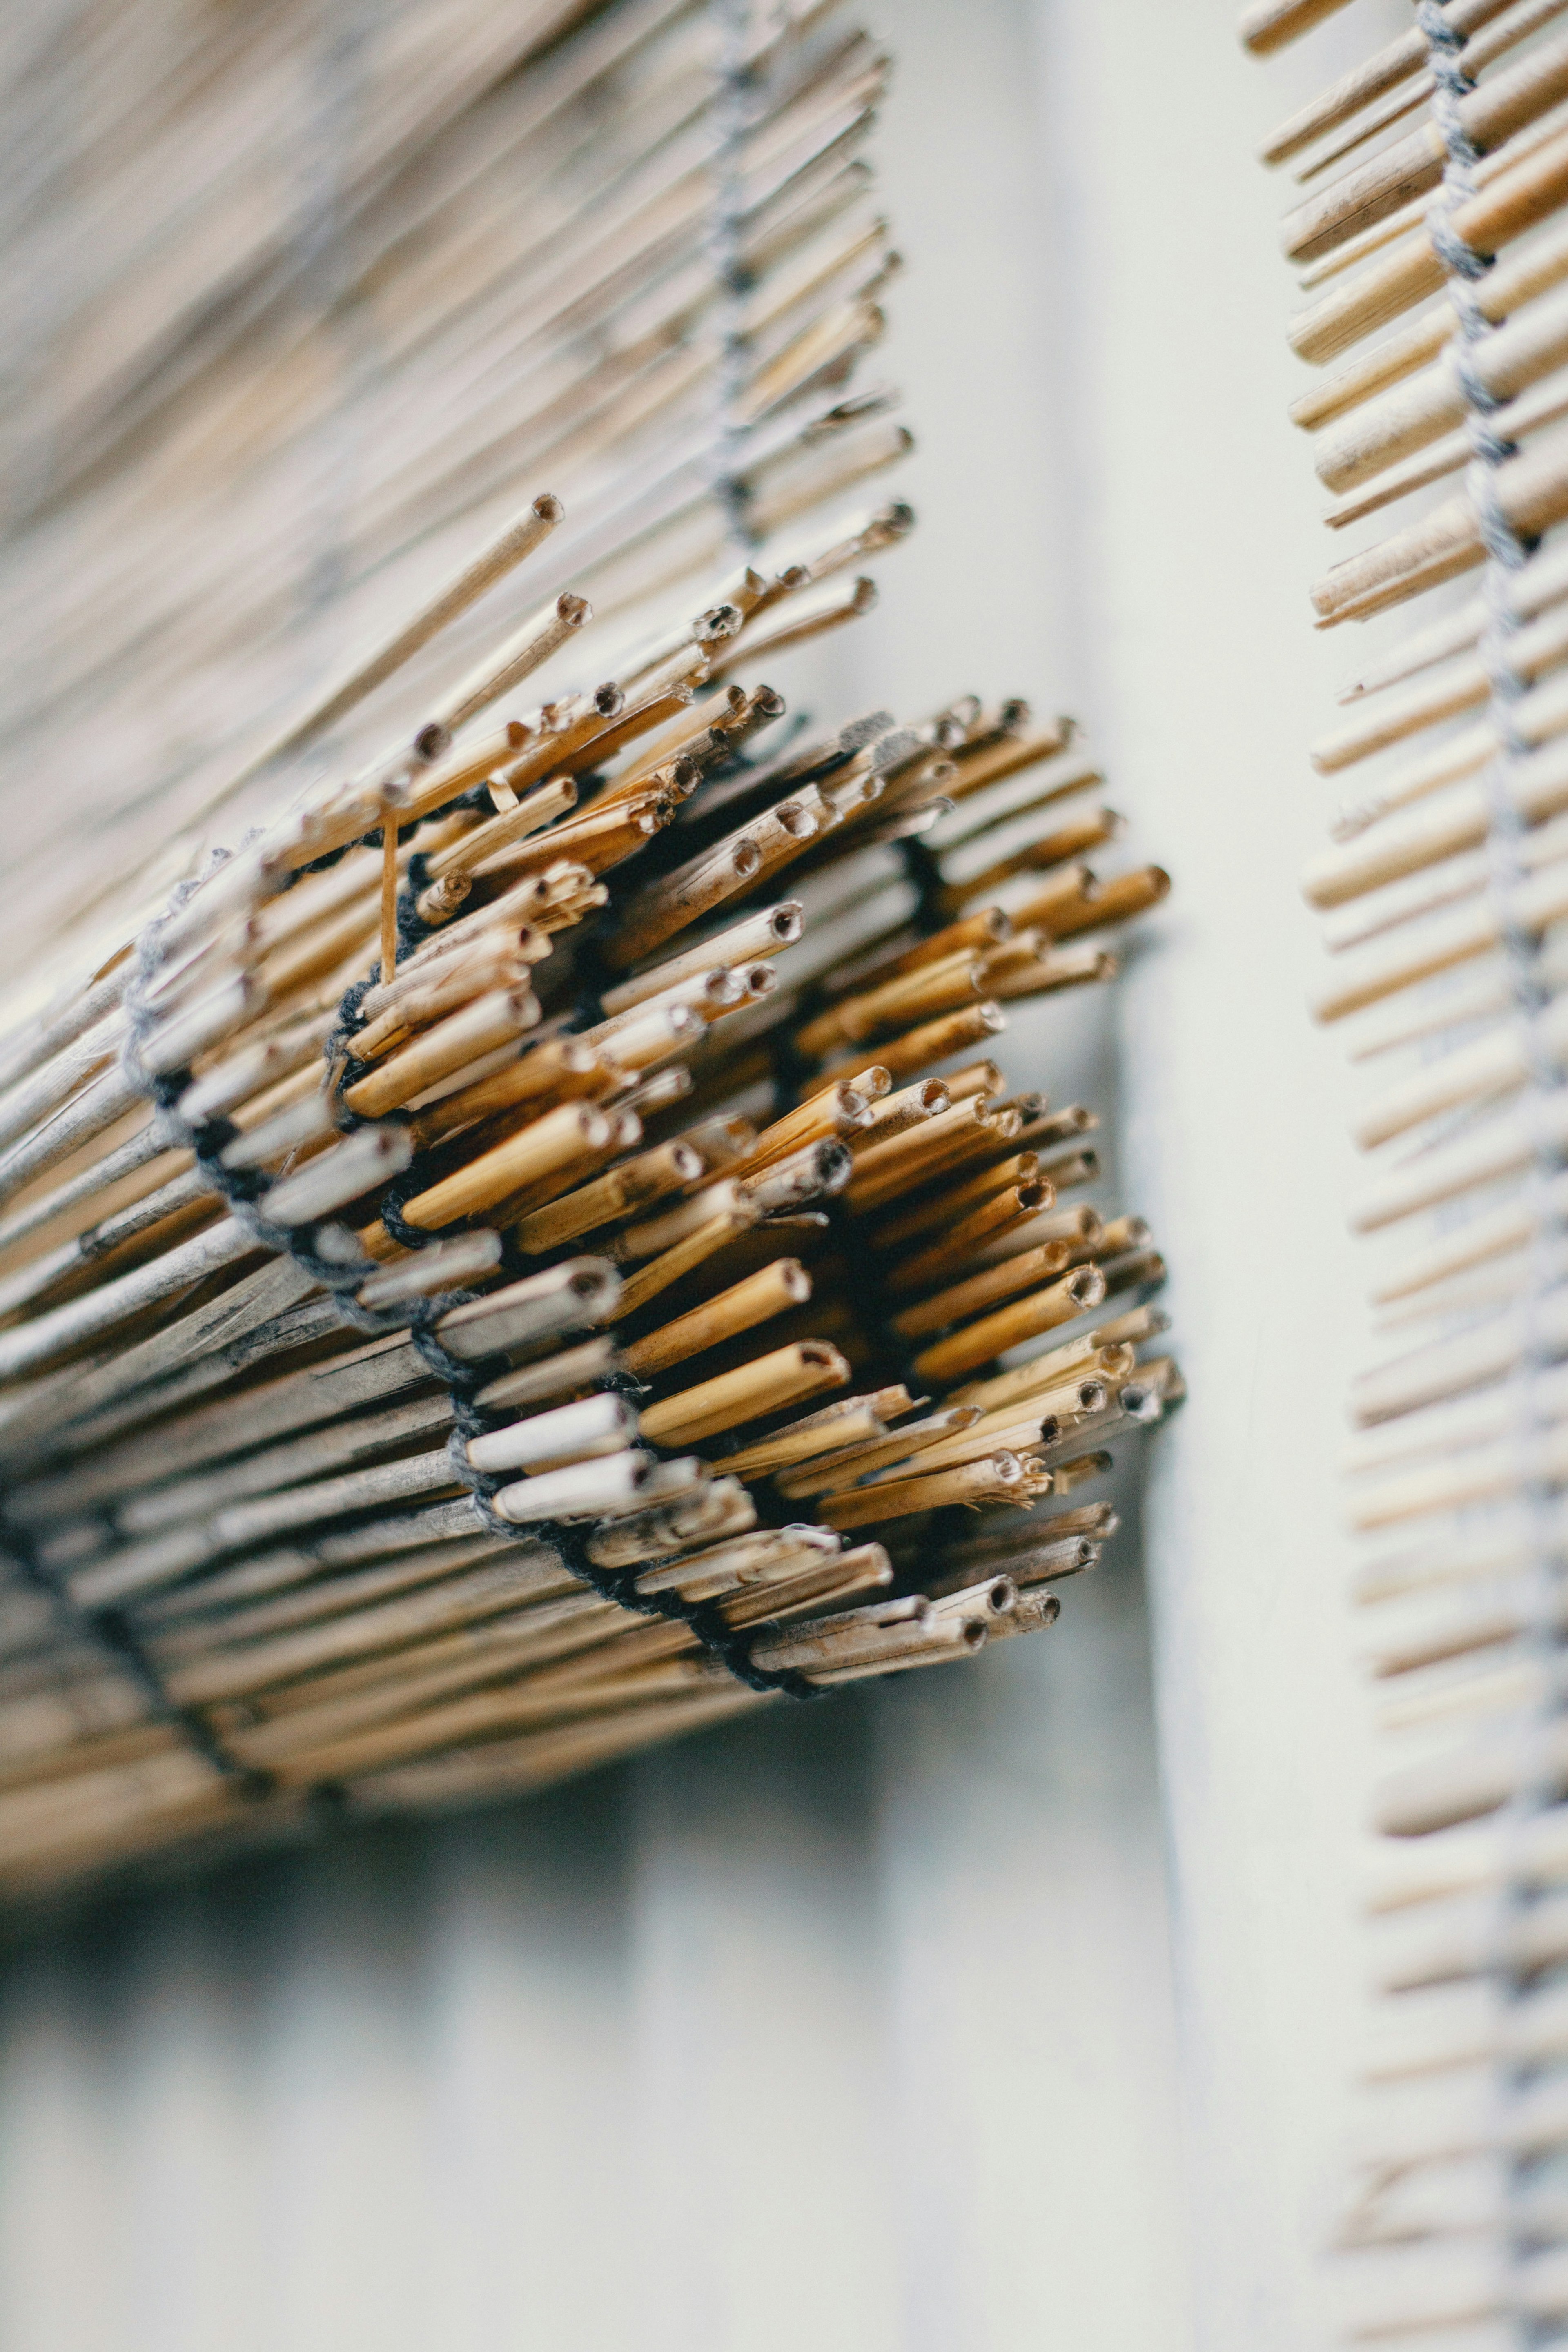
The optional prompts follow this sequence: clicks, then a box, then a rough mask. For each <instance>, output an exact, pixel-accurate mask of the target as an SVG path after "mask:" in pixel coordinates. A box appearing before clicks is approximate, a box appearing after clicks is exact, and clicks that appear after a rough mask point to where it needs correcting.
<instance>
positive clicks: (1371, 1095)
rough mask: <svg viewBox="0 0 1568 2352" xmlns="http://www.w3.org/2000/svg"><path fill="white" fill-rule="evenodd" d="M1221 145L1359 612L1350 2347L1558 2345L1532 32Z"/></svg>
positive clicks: (1558, 1768)
mask: <svg viewBox="0 0 1568 2352" xmlns="http://www.w3.org/2000/svg"><path fill="white" fill-rule="evenodd" d="M1331 5H1333V0H1329V5H1324V0H1315V5H1313V0H1308V5H1302V0H1293V5H1291V4H1290V0H1286V5H1277V0H1269V5H1265V6H1262V7H1259V8H1256V9H1254V10H1252V11H1251V12H1250V14H1249V16H1247V19H1246V20H1245V25H1244V32H1245V36H1246V37H1247V39H1248V40H1249V42H1250V44H1251V45H1252V46H1253V47H1259V48H1266V47H1271V46H1273V45H1274V44H1275V43H1276V42H1277V41H1279V40H1282V39H1285V38H1288V37H1291V36H1292V35H1293V34H1294V33H1295V32H1297V31H1300V30H1304V29H1305V28H1306V27H1307V26H1309V25H1310V23H1313V22H1315V21H1316V20H1317V19H1318V18H1319V17H1321V16H1326V15H1328V14H1329V13H1330V11H1331ZM1263 152H1264V157H1265V160H1266V161H1268V162H1269V163H1275V164H1284V163H1291V164H1292V165H1293V166H1294V167H1295V169H1296V171H1297V173H1298V177H1299V181H1300V188H1301V191H1302V193H1300V195H1299V197H1298V199H1297V201H1296V202H1295V203H1294V204H1293V205H1292V206H1291V208H1290V210H1289V212H1288V213H1287V215H1286V220H1285V229H1284V243H1285V247H1286V251H1287V253H1288V255H1289V257H1291V258H1292V259H1294V260H1295V261H1297V262H1298V263H1299V264H1300V265H1301V266H1302V269H1303V280H1304V283H1305V285H1306V287H1307V288H1308V289H1309V299H1308V301H1307V304H1306V307H1305V308H1304V309H1303V310H1300V312H1299V313H1298V314H1297V316H1296V319H1295V320H1294V322H1293V324H1292V326H1291V330H1290V341H1291V343H1292V345H1293V347H1294V348H1295V350H1296V351H1297V352H1299V353H1300V355H1301V356H1302V357H1303V358H1305V359H1308V360H1310V361H1312V362H1318V363H1320V364H1323V365H1324V366H1325V368H1326V372H1325V373H1323V374H1322V375H1321V377H1319V378H1318V379H1316V380H1315V381H1314V382H1313V383H1310V385H1309V386H1308V388H1307V389H1306V390H1305V391H1304V392H1303V393H1302V394H1300V397H1299V398H1298V399H1297V401H1296V402H1295V404H1294V405H1293V408H1292V412H1291V414H1292V415H1293V417H1294V419H1295V421H1296V423H1297V424H1298V425H1301V426H1302V427H1304V428H1305V429H1307V430H1308V431H1310V433H1311V434H1312V435H1313V436H1314V451H1315V458H1316V465H1317V470H1318V473H1319V476H1320V478H1321V480H1322V481H1323V483H1324V485H1325V487H1326V488H1328V489H1329V491H1330V492H1331V494H1332V499H1333V503H1332V504H1331V507H1330V509H1329V511H1328V517H1327V520H1328V521H1329V524H1330V526H1331V528H1332V529H1334V530H1349V529H1353V528H1357V527H1360V526H1363V525H1366V526H1369V527H1368V528H1367V529H1366V530H1364V531H1363V533H1362V539H1363V543H1362V544H1361V545H1360V546H1359V548H1358V549H1357V551H1355V552H1353V553H1352V554H1351V555H1349V556H1347V557H1345V558H1344V559H1343V560H1342V561H1341V562H1338V563H1336V564H1335V565H1334V566H1333V567H1332V568H1331V569H1330V570H1329V571H1328V572H1326V573H1325V574H1324V576H1323V577H1322V578H1321V580H1319V581H1318V582H1317V583H1315V585H1314V586H1313V589H1312V602H1313V604H1314V606H1315V608H1316V612H1317V614H1318V619H1319V625H1321V626H1322V627H1325V628H1327V627H1333V626H1337V625H1339V624H1340V623H1342V622H1344V621H1347V620H1352V619H1353V620H1365V619H1369V618H1371V617H1372V616H1374V615H1387V616H1389V617H1388V618H1387V619H1386V620H1385V621H1384V622H1383V623H1382V624H1381V625H1380V632H1379V633H1378V634H1377V641H1376V644H1375V646H1374V650H1373V652H1372V653H1371V654H1369V655H1368V656H1365V657H1364V658H1363V660H1362V662H1361V663H1360V664H1359V666H1358V667H1356V669H1355V670H1354V672H1353V674H1352V677H1350V678H1349V679H1348V681H1347V683H1346V686H1345V688H1344V691H1343V694H1342V711H1341V714H1340V716H1339V717H1338V718H1337V719H1336V720H1335V721H1334V723H1333V724H1332V725H1331V726H1330V727H1328V728H1326V729H1325V730H1324V732H1323V734H1322V735H1321V738H1320V740H1318V742H1317V743H1316V744H1315V745H1314V746H1313V747H1312V755H1311V756H1312V761H1313V764H1314V766H1315V767H1316V768H1317V770H1318V771H1319V772H1320V773H1321V774H1323V775H1326V776H1330V777H1331V778H1333V779H1334V780H1335V781H1336V782H1337V783H1340V784H1341V786H1342V789H1343V790H1345V791H1346V792H1347V793H1348V799H1347V801H1346V803H1345V804H1344V805H1343V807H1342V811H1341V814H1340V815H1339V817H1338V819H1337V820H1336V822H1335V824H1334V825H1333V828H1332V831H1333V841H1332V845H1331V847H1330V848H1329V849H1327V850H1326V851H1325V853H1324V855H1323V856H1321V858H1320V859H1319V860H1318V861H1317V863H1316V864H1315V865H1314V866H1313V868H1312V870H1311V872H1310V875H1309V876H1308V877H1307V892H1308V896H1309V898H1310V900H1311V901H1312V903H1313V904H1314V905H1315V906H1317V907H1318V908H1321V910H1322V912H1323V916H1324V929H1325V935H1326V938H1327V942H1328V945H1329V947H1330V948H1331V950H1332V961H1331V965H1330V969H1329V975H1328V978H1327V981H1326V982H1325V983H1324V986H1323V988H1322V991H1321V998H1320V1001H1319V1003H1318V1007H1317V1010H1318V1013H1319V1014H1320V1016H1321V1018H1322V1019H1323V1020H1325V1021H1328V1022H1331V1023H1334V1024H1342V1028H1343V1031H1344V1034H1346V1035H1347V1037H1348V1039H1349V1041H1350V1051H1351V1054H1352V1058H1353V1059H1354V1060H1355V1061H1356V1062H1358V1063H1360V1064H1362V1065H1363V1066H1365V1067H1366V1069H1367V1072H1368V1074H1369V1078H1370V1085H1369V1087H1368V1091H1367V1095H1366V1097H1365V1100H1364V1103H1363V1108H1362V1109H1361V1111H1360V1113H1359V1116H1358V1118H1357V1120H1356V1128H1355V1132H1356V1139H1357V1140H1358V1142H1359V1143H1360V1144H1361V1145H1362V1147H1363V1149H1364V1150H1366V1151H1367V1152H1368V1153H1369V1154H1372V1155H1373V1157H1374V1163H1375V1164H1374V1171H1373V1175H1372V1178H1371V1181H1370V1183H1369V1185H1368V1188H1367V1191H1366V1193H1365V1195H1364V1198H1363V1201H1362V1202H1361V1204H1360V1206H1359V1208H1358V1210H1357V1213H1356V1223H1357V1225H1358V1227H1359V1228H1360V1229H1361V1230H1362V1231H1363V1232H1365V1233H1367V1234H1376V1235H1380V1236H1381V1235H1387V1236H1389V1237H1390V1239H1391V1241H1392V1242H1393V1244H1394V1246H1395V1248H1396V1250H1397V1253H1398V1254H1397V1255H1395V1256H1394V1257H1393V1258H1392V1259H1391V1260H1389V1261H1385V1262H1384V1265H1382V1267H1381V1268H1380V1271H1379V1273H1378V1275H1377V1277H1376V1281H1375V1286H1374V1288H1373V1302H1374V1305H1375V1307H1376V1308H1377V1309H1378V1310H1379V1312H1380V1314H1381V1317H1382V1328H1383V1332H1384V1341H1385V1352H1384V1360H1383V1361H1382V1362H1380V1363H1379V1364H1377V1365H1376V1366H1375V1368H1373V1370H1369V1371H1368V1372H1366V1373H1365V1374H1364V1376H1363V1378H1362V1379H1361V1380H1360V1381H1359V1382H1358V1384H1357V1386H1356V1389H1355V1392H1354V1394H1353V1397H1352V1417H1353V1420H1354V1423H1355V1424H1356V1429H1357V1435H1356V1437H1355V1438H1354V1440H1353V1444H1352V1461H1351V1497H1352V1518H1353V1522H1354V1524H1355V1526H1356V1527H1357V1528H1359V1529H1361V1530H1363V1533H1364V1534H1365V1536H1366V1538H1367V1541H1368V1552H1367V1557H1366V1559H1365V1561H1364V1564H1363V1567H1362V1570H1361V1571H1360V1579H1359V1586H1358V1598H1359V1599H1360V1601H1362V1602H1363V1603H1364V1605H1365V1608H1366V1612H1367V1622H1368V1626H1369V1636H1368V1646H1369V1651H1370V1657H1371V1665H1372V1672H1373V1677H1374V1684H1375V1689H1376V1694H1377V1723H1378V1734H1377V1736H1378V1738H1379V1739H1380V1741H1382V1742H1383V1743H1384V1745H1385V1746H1386V1749H1387V1757H1386V1763H1385V1766H1384V1769H1383V1774H1382V1778H1381V1780H1380V1784H1379V1786H1378V1788H1377V1790H1376V1791H1375V1795H1374V1800H1373V1815H1374V1821H1375V1825H1376V1828H1377V1830H1378V1831H1379V1832H1381V1833H1382V1835H1383V1843H1381V1845H1380V1847H1379V1851H1378V1854H1377V1858H1376V1860H1375V1862H1374V1864H1373V1873H1372V1889H1371V1894H1370V1897H1369V1907H1370V1911H1371V1913H1372V1915H1373V1923H1374V1925H1373V1935H1374V1938H1375V1942H1374V1960H1373V1973H1374V1981H1375V1985H1376V1990H1377V1993H1378V1995H1379V2002H1378V2011H1379V2014H1378V2027H1377V2035H1376V2041H1375V2046H1374V2050H1373V2055H1372V2056H1371V2057H1370V2059H1369V2061H1368V2063H1367V2066H1366V2070H1365V2081H1366V2084H1367V2089H1368V2099H1369V2116H1368V2123H1367V2138H1366V2146H1365V2148H1364V2151H1363V2161H1362V2164H1361V2168H1360V2169H1359V2171H1358V2174H1357V2178H1356V2183H1355V2189H1354V2194H1353V2198H1352V2203H1351V2208H1350V2212H1349V2218H1348V2221H1347V2224H1346V2230H1345V2236H1346V2240H1347V2242H1348V2244H1349V2246H1350V2247H1352V2248H1353V2249H1354V2254H1353V2259H1352V2261H1351V2263H1350V2265H1349V2276H1350V2280H1351V2284H1352V2305H1353V2317H1352V2323H1351V2332H1352V2336H1353V2337H1354V2338H1355V2340H1357V2341H1368V2342H1373V2341H1375V2342H1379V2343H1381V2342H1384V2341H1391V2342H1397V2343H1399V2344H1402V2345H1404V2344H1409V2345H1413V2346H1415V2345H1428V2344H1429V2345H1431V2346H1433V2347H1438V2346H1443V2347H1455V2352H1458V2347H1464V2352H1472V2347H1473V2352H1483V2347H1487V2352H1489V2347H1494V2346H1497V2347H1501V2346H1504V2345H1510V2346H1511V2345H1514V2344H1523V2343H1530V2344H1532V2345H1533V2344H1539V2343H1547V2342H1551V2343H1561V2342H1563V2341H1564V2340H1568V2206H1565V2205H1564V2202H1563V2194H1562V2188H1561V2182H1562V2177H1563V2164H1564V2162H1565V2161H1568V2108H1565V2106H1564V2098H1563V2093H1564V2085H1565V2083H1568V2076H1564V2074H1563V2061H1564V2058H1565V2057H1568V2042H1564V2039H1563V2032H1562V2030H1561V2028H1562V2011H1563V2000H1562V1991H1561V1982H1560V1979H1561V1972H1562V1970H1563V1965H1564V1963H1565V1961H1568V1924H1565V1918H1564V1909H1563V1902H1564V1888H1565V1885H1568V1809H1565V1807H1564V1802H1563V1800H1564V1797H1565V1796H1568V1773H1565V1763H1568V1711H1565V1703H1568V1687H1565V1685H1564V1680H1563V1630H1564V1627H1565V1625H1568V1611H1565V1608H1564V1580H1563V1569H1564V1559H1565V1555H1564V1550H1563V1488H1564V1485H1565V1483H1568V1290H1565V1289H1564V1286H1563V1283H1564V1273H1565V1270H1568V1267H1565V1261H1564V1242H1563V1234H1564V1211H1565V1207H1568V1190H1565V1181H1564V1176H1563V1148H1564V1143H1565V1141H1568V1116H1565V1113H1568V1093H1565V1091H1564V1076H1565V1072H1568V994H1565V993H1564V982H1565V980H1568V957H1565V954H1564V949H1565V944H1568V929H1565V923H1568V898H1563V896H1562V895H1561V886H1560V880H1559V869H1560V866H1561V863H1562V856H1563V849H1564V846H1565V845H1568V835H1565V834H1564V824H1565V821H1568V819H1565V814H1564V813H1565V812H1568V783H1565V782H1564V779H1568V766H1565V765H1564V746H1565V743H1568V702H1565V701H1564V698H1563V677H1564V674H1565V673H1564V669H1563V665H1564V662H1565V660H1568V627H1565V625H1564V614H1565V612H1568V604H1565V602H1564V599H1565V597H1568V541H1564V540H1563V535H1562V525H1563V521H1564V520H1565V519H1568V438H1565V437H1564V431H1563V418H1564V416H1565V415H1568V11H1565V10H1564V8H1563V5H1562V0H1447V5H1446V6H1442V7H1433V6H1428V7H1426V8H1424V9H1423V10H1422V11H1421V12H1420V14H1419V16H1418V18H1417V21H1416V23H1415V25H1413V26H1412V27H1411V29H1410V30H1409V32H1408V33H1406V34H1405V35H1404V36H1403V37H1400V38H1399V39H1396V40H1394V41H1393V42H1392V43H1389V44H1387V45H1385V46H1382V47H1374V48H1373V49H1372V50H1371V51H1370V53H1369V54H1368V55H1367V56H1366V57H1365V58H1364V60H1363V62H1362V63H1361V64H1359V65H1357V66H1355V67H1353V68H1351V69H1350V70H1349V71H1347V72H1344V73H1343V74H1342V75H1341V77H1340V78H1339V79H1337V80H1335V81H1334V82H1333V83H1331V85H1330V86H1329V87H1328V88H1326V89H1324V90H1323V92H1322V93H1321V97H1320V98H1318V99H1317V100H1314V101H1313V102H1311V103H1310V104H1309V105H1307V106H1306V107H1304V108H1302V109H1300V110H1299V111H1298V112H1297V113H1295V114H1294V115H1292V117H1291V118H1290V119H1289V121H1286V122H1284V123H1282V124H1281V125H1280V126H1279V130H1278V131H1276V132H1275V133H1274V134H1273V135H1272V137H1271V138H1270V139H1269V140H1268V142H1266V145H1265V147H1264V151H1263ZM1404 501H1410V502H1411V503H1409V504H1403V503H1402V502H1404ZM1467 574H1469V575H1475V576H1474V577H1473V578H1471V579H1469V580H1468V581H1465V580H1464V579H1463V576H1464V575H1467ZM1461 582H1463V584H1459V583H1461ZM1446 583H1455V584H1454V585H1453V586H1451V587H1450V586H1447V585H1446ZM1433 592H1441V593H1433ZM1427 595H1431V603H1430V604H1429V605H1428V607H1427V609H1426V612H1425V613H1424V614H1421V615H1419V616H1417V617H1415V618H1410V617H1407V616H1406V614H1405V607H1406V606H1407V605H1410V604H1413V603H1414V601H1415V599H1417V598H1418V597H1423V596H1427Z"/></svg>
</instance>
